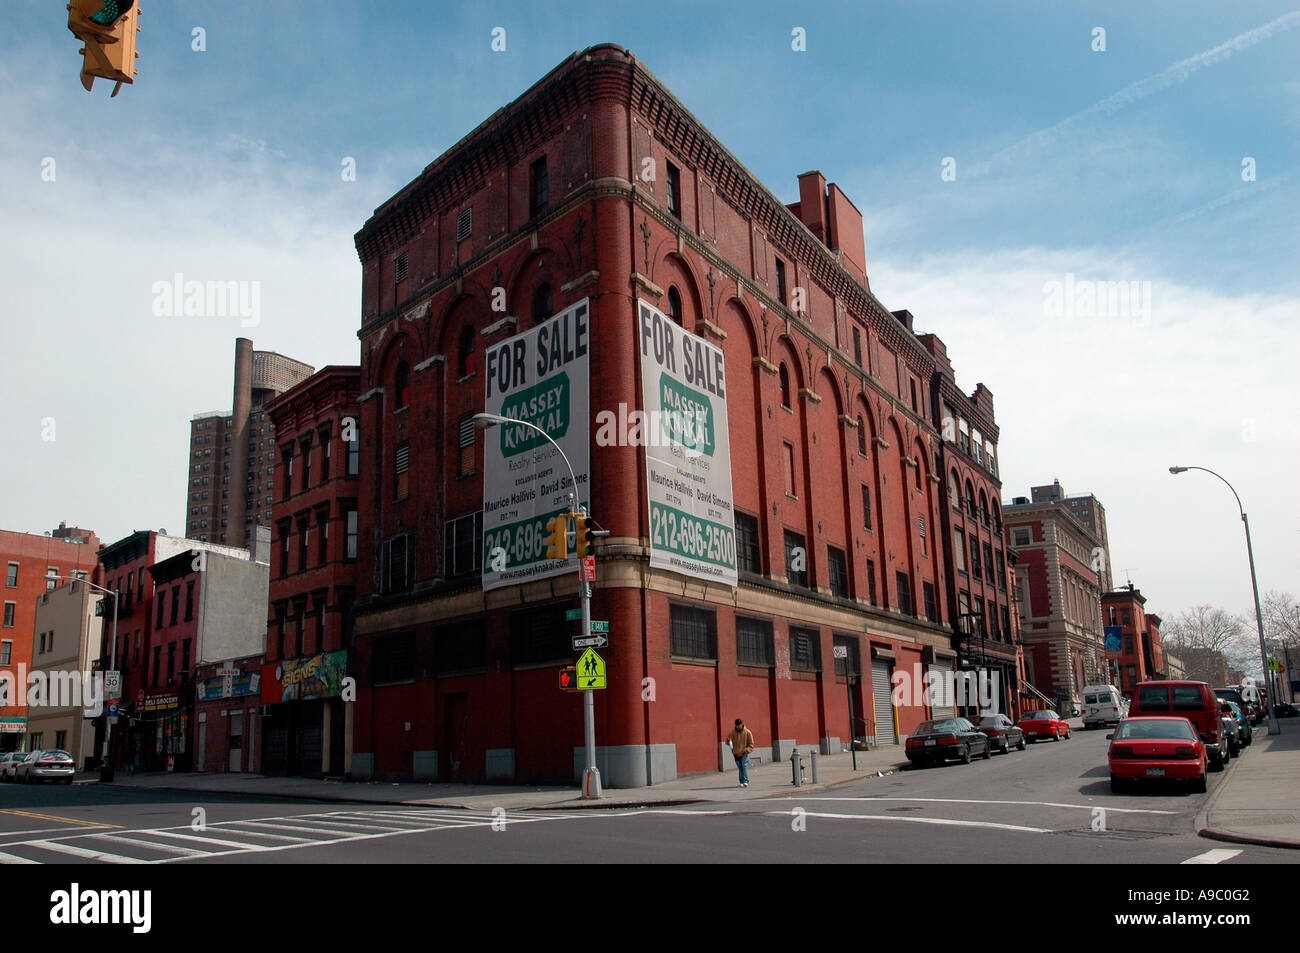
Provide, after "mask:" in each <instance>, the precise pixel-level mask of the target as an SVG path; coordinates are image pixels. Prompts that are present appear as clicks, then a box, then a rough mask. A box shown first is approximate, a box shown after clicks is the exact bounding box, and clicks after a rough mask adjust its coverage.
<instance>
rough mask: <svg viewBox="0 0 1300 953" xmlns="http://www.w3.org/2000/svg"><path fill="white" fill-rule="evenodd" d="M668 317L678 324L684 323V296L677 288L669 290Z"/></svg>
mask: <svg viewBox="0 0 1300 953" xmlns="http://www.w3.org/2000/svg"><path fill="white" fill-rule="evenodd" d="M668 317H670V318H672V319H673V320H674V321H676V322H677V323H678V324H681V323H682V296H681V295H680V294H679V293H678V291H677V289H676V288H669V289H668Z"/></svg>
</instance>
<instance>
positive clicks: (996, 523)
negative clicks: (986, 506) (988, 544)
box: [993, 500, 1002, 536]
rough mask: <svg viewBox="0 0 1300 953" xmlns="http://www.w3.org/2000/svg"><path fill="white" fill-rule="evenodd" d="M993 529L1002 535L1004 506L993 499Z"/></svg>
mask: <svg viewBox="0 0 1300 953" xmlns="http://www.w3.org/2000/svg"><path fill="white" fill-rule="evenodd" d="M993 529H994V531H995V532H997V534H998V536H1001V535H1002V507H1000V506H998V504H997V501H996V500H994V501H993Z"/></svg>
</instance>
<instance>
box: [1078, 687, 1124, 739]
mask: <svg viewBox="0 0 1300 953" xmlns="http://www.w3.org/2000/svg"><path fill="white" fill-rule="evenodd" d="M1126 717H1128V705H1127V704H1126V703H1125V701H1124V696H1123V695H1121V694H1120V693H1119V689H1118V688H1116V687H1115V686H1114V685H1085V686H1083V727H1084V728H1096V727H1098V726H1099V725H1114V724H1118V723H1119V721H1120V720H1121V719H1122V718H1126Z"/></svg>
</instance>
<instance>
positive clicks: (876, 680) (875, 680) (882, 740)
mask: <svg viewBox="0 0 1300 953" xmlns="http://www.w3.org/2000/svg"><path fill="white" fill-rule="evenodd" d="M890 691H891V687H890V684H889V661H888V660H887V659H872V660H871V702H872V708H873V709H874V710H875V714H876V744H878V745H896V744H898V738H897V737H896V736H895V735H894V704H893V700H892V699H891V698H890Z"/></svg>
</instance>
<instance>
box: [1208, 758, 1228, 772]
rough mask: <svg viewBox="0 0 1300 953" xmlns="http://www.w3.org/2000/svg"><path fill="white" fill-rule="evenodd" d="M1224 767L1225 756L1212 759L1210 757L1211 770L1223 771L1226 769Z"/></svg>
mask: <svg viewBox="0 0 1300 953" xmlns="http://www.w3.org/2000/svg"><path fill="white" fill-rule="evenodd" d="M1224 767H1225V765H1224V763H1223V758H1222V757H1219V758H1211V759H1210V770H1211V771H1222V770H1223V769H1224Z"/></svg>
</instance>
